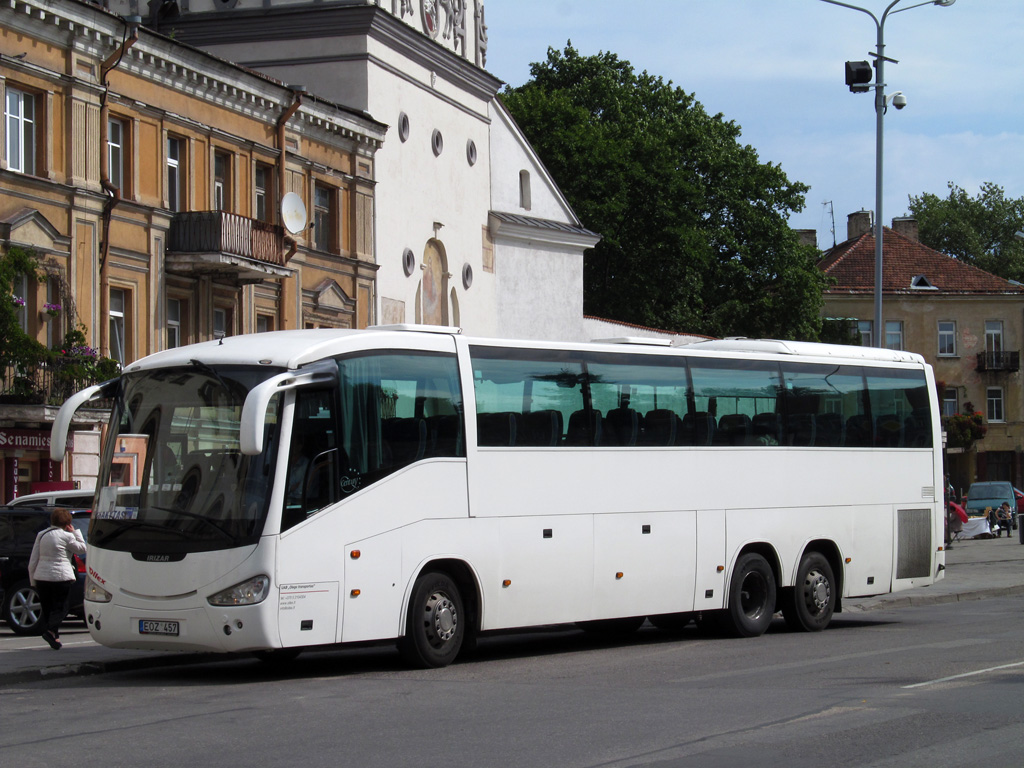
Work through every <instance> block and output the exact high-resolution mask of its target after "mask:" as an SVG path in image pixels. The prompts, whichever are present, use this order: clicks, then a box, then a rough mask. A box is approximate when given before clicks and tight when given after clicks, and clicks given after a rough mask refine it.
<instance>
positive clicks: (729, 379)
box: [684, 359, 793, 445]
mask: <svg viewBox="0 0 1024 768" xmlns="http://www.w3.org/2000/svg"><path fill="white" fill-rule="evenodd" d="M690 376H691V377H692V378H693V392H692V397H691V400H690V407H689V410H688V412H687V414H686V416H685V417H684V421H685V422H686V423H685V424H684V426H685V427H686V429H685V430H684V435H685V437H686V439H687V441H688V444H690V445H779V444H780V443H786V444H793V441H792V440H789V441H788V442H787V438H786V434H785V432H784V431H783V428H784V424H783V423H782V422H781V421H780V416H781V415H782V414H781V413H780V410H781V409H780V407H779V405H780V403H779V400H780V397H779V395H780V392H781V381H780V375H779V366H778V364H777V363H770V362H764V361H760V360H719V359H691V360H690Z"/></svg>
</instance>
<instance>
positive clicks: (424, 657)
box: [398, 572, 466, 669]
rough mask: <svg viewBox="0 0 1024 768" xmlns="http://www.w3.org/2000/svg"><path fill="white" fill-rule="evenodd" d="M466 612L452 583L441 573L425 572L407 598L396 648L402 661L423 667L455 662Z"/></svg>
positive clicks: (427, 667) (460, 645) (464, 631)
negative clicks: (405, 611) (403, 624)
mask: <svg viewBox="0 0 1024 768" xmlns="http://www.w3.org/2000/svg"><path fill="white" fill-rule="evenodd" d="M465 619H466V615H465V613H464V611H463V607H462V596H461V595H460V594H459V588H458V587H457V586H456V585H455V582H454V581H452V579H451V578H449V577H448V575H447V574H444V573H433V572H431V573H425V574H423V575H422V576H420V577H419V578H418V579H417V580H416V585H415V586H414V587H413V590H412V598H411V599H410V600H409V612H408V615H407V617H406V622H405V635H404V636H403V637H402V638H400V639H399V641H398V649H399V651H400V652H401V654H402V658H403V659H405V661H406V662H407V663H408V664H410V665H412V666H414V667H420V668H423V669H430V668H437V667H446V666H448V665H449V664H451V663H452V662H453V661H455V657H456V656H458V655H459V650H460V649H461V648H462V640H463V638H464V637H465V635H466V621H465Z"/></svg>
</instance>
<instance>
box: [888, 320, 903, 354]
mask: <svg viewBox="0 0 1024 768" xmlns="http://www.w3.org/2000/svg"><path fill="white" fill-rule="evenodd" d="M885 348H886V349H903V321H902V320H886V321H885Z"/></svg>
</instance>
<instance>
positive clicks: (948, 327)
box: [939, 320, 956, 357]
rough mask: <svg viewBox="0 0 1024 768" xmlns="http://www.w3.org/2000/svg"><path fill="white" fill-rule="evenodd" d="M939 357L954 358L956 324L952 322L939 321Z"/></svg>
mask: <svg viewBox="0 0 1024 768" xmlns="http://www.w3.org/2000/svg"><path fill="white" fill-rule="evenodd" d="M939 356H940V357H956V323H955V322H954V321H952V320H940V321H939Z"/></svg>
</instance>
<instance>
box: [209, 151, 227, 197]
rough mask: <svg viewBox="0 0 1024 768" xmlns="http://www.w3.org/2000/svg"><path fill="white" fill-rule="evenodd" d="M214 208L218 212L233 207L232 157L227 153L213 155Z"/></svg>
mask: <svg viewBox="0 0 1024 768" xmlns="http://www.w3.org/2000/svg"><path fill="white" fill-rule="evenodd" d="M213 207H214V210H216V211H226V210H228V209H229V208H230V207H231V156H230V155H228V153H227V152H215V153H214V155H213Z"/></svg>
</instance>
